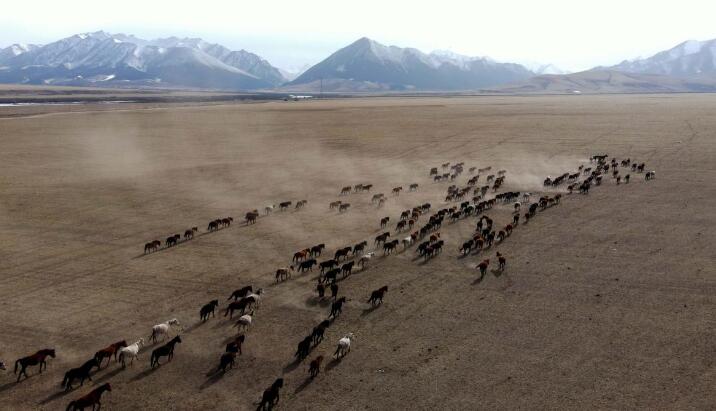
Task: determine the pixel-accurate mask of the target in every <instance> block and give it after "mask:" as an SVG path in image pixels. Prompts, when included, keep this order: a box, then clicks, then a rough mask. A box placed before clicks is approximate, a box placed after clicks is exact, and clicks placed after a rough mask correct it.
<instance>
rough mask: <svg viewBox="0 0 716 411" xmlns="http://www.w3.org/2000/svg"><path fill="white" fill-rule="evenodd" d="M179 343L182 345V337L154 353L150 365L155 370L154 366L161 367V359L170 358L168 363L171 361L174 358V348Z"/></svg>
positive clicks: (172, 340)
mask: <svg viewBox="0 0 716 411" xmlns="http://www.w3.org/2000/svg"><path fill="white" fill-rule="evenodd" d="M177 343H181V337H180V336H178V335H177V336H176V337H174V338H172V339H171V340H169V342H168V343H166V344H164V345H162V346H161V347H159V348H156V349H155V350H154V351H152V357H151V359H150V365H151V366H152V368H154V366H158V365H159V359H160V358H161V357H169V359H168V361H171V360H172V358H173V357H174V346H175V345H176V344H177Z"/></svg>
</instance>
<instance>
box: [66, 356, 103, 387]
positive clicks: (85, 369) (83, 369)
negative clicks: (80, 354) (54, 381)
mask: <svg viewBox="0 0 716 411" xmlns="http://www.w3.org/2000/svg"><path fill="white" fill-rule="evenodd" d="M94 367H96V368H97V369H99V362H98V361H97V359H96V358H92V359H91V360H89V361H87V362H86V363H84V364H82V366H80V367H77V368H73V369H71V370H69V371H67V372H66V373H65V378H64V379H63V380H62V384H60V386H61V387H65V391H69V390H71V389H72V388H73V387H72V382H73V381H74V380H76V379H79V380H80V386H82V385H84V383H85V379H88V380H90V381H92V377H90V372H91V371H92V368H94Z"/></svg>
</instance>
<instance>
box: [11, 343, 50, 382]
mask: <svg viewBox="0 0 716 411" xmlns="http://www.w3.org/2000/svg"><path fill="white" fill-rule="evenodd" d="M48 356H50V357H52V358H55V349H54V348H45V349H44V350H40V351H38V352H36V353H34V354H32V355H28V356H27V357H23V358H20V359H19V360H17V361H15V371H13V373H17V367H18V365H19V366H20V373H19V374H18V375H17V381H18V382H19V381H20V378H21V377H22V375H23V374H25V378H29V377H28V375H27V367H30V366H34V365H40V374H42V367H43V366H44V367H45V368H47V362H46V360H47V357H48Z"/></svg>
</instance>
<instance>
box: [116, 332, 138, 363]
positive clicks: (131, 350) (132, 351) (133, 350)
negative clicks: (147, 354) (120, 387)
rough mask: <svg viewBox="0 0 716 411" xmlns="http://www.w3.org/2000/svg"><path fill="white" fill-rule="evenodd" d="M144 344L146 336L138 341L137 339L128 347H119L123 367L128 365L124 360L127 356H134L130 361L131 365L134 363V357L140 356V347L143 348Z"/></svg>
mask: <svg viewBox="0 0 716 411" xmlns="http://www.w3.org/2000/svg"><path fill="white" fill-rule="evenodd" d="M143 345H144V338H140V339H138V340H137V341H135V342H134V343H133V344H130V345H128V346H126V347H121V348H120V349H119V361H121V362H122V367H126V366H127V364H126V363H125V361H124V358H125V356H130V357H132V361H130V363H129V365H132V364H133V363H134V359H135V358H138V357H139V348H141V347H142V346H143Z"/></svg>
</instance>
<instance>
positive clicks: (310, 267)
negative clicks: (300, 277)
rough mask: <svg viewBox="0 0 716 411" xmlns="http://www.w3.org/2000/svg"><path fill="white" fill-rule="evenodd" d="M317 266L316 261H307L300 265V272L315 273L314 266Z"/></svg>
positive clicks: (312, 259)
mask: <svg viewBox="0 0 716 411" xmlns="http://www.w3.org/2000/svg"><path fill="white" fill-rule="evenodd" d="M314 265H316V259H315V258H310V259H308V260H306V261H301V263H300V264H299V265H298V272H299V273H303V272H306V271H313V266H314Z"/></svg>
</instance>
